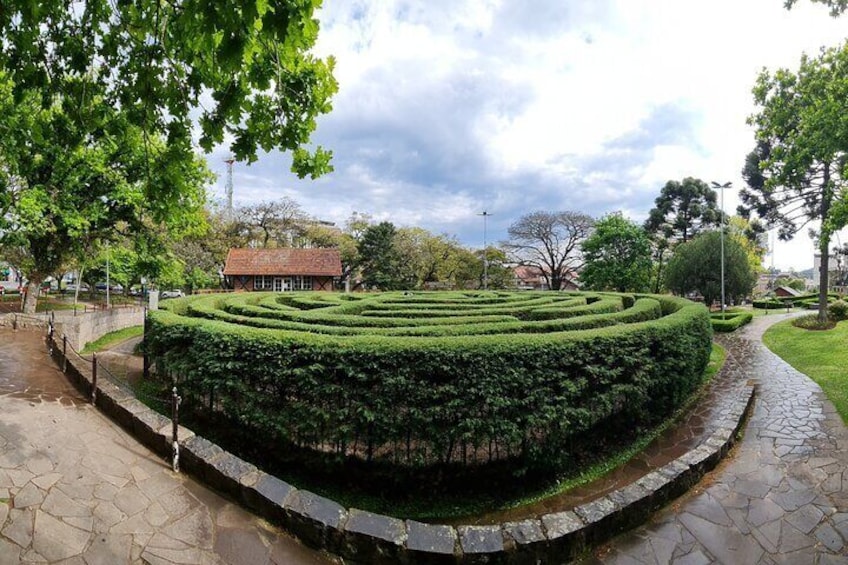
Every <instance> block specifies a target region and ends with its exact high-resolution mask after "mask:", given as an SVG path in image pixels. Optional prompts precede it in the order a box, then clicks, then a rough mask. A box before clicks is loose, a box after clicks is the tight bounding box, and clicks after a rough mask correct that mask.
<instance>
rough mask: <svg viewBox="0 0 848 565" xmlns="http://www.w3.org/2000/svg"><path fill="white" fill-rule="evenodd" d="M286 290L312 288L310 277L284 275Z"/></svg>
mask: <svg viewBox="0 0 848 565" xmlns="http://www.w3.org/2000/svg"><path fill="white" fill-rule="evenodd" d="M286 289H287V290H312V277H303V276H300V275H298V276H295V277H286Z"/></svg>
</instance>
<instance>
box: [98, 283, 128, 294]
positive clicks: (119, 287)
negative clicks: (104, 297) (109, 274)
mask: <svg viewBox="0 0 848 565" xmlns="http://www.w3.org/2000/svg"><path fill="white" fill-rule="evenodd" d="M94 289H95V290H96V291H97V292H106V283H105V282H99V283H97V284H95V285H94ZM109 292H124V287H123V285H120V284H113V285H111V286H110V287H109Z"/></svg>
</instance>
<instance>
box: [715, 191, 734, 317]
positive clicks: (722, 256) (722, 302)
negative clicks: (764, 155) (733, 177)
mask: <svg viewBox="0 0 848 565" xmlns="http://www.w3.org/2000/svg"><path fill="white" fill-rule="evenodd" d="M731 186H733V183H732V182H726V183H724V184H719V183H717V182H716V181H713V188H718V189H720V190H721V235H720V236H719V239H721V319H722V320H723V319H724V304H725V302H724V189H725V188H730V187H731Z"/></svg>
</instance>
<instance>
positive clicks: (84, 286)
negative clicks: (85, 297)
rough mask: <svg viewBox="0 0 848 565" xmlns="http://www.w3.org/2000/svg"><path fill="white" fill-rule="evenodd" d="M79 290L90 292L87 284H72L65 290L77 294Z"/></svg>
mask: <svg viewBox="0 0 848 565" xmlns="http://www.w3.org/2000/svg"><path fill="white" fill-rule="evenodd" d="M77 288H79V291H80V292H88V291H89V287H88V285H87V284H85V283H82V284H77V283H71V284H69V285H66V286H65V290H66V291H68V292H76V291H77Z"/></svg>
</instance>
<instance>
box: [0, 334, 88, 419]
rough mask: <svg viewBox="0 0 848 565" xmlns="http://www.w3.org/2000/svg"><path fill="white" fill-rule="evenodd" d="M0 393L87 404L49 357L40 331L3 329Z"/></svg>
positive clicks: (10, 395) (25, 397)
mask: <svg viewBox="0 0 848 565" xmlns="http://www.w3.org/2000/svg"><path fill="white" fill-rule="evenodd" d="M0 396H9V397H12V398H20V399H22V400H28V401H30V402H35V403H39V402H58V403H59V404H61V405H63V406H75V405H79V404H85V399H84V398H83V397H82V395H80V393H79V392H77V390H76V389H75V388H74V387H73V385H71V383H70V382H68V379H67V378H66V377H65V375H63V374H62V371H60V370H59V369H58V368H57V367H56V364H55V363H54V362H53V360H52V359H50V357H49V356H48V354H47V345H46V342H45V340H44V333H42V332H41V331H24V330H19V331H15V330H10V329H0Z"/></svg>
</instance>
